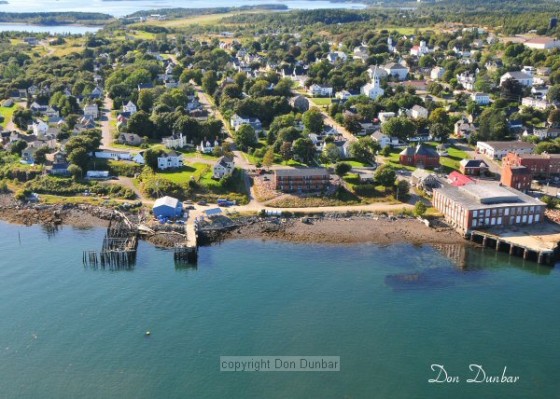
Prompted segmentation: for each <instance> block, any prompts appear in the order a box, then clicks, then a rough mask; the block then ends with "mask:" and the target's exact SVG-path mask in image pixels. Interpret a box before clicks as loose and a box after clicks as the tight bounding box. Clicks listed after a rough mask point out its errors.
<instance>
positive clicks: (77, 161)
mask: <svg viewBox="0 0 560 399" xmlns="http://www.w3.org/2000/svg"><path fill="white" fill-rule="evenodd" d="M68 161H70V163H71V164H74V165H77V166H79V167H80V168H82V170H86V169H87V166H88V163H89V155H88V153H87V150H86V149H85V148H84V147H78V148H75V149H73V150H72V151H71V152H69V153H68Z"/></svg>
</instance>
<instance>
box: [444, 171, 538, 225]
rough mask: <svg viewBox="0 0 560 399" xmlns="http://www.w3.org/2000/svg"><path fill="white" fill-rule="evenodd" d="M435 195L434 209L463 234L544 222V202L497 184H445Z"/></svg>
mask: <svg viewBox="0 0 560 399" xmlns="http://www.w3.org/2000/svg"><path fill="white" fill-rule="evenodd" d="M433 193H434V194H433V204H434V206H435V207H436V208H437V209H438V210H439V211H440V212H442V213H443V214H444V216H445V219H446V221H447V222H448V223H450V224H451V225H452V226H453V227H454V228H455V229H457V230H458V231H459V232H461V233H463V234H466V233H469V232H470V231H471V230H476V229H483V228H485V227H499V226H511V225H522V224H535V223H540V222H542V221H543V220H544V210H545V204H544V203H543V202H541V201H539V200H538V199H536V198H533V197H530V196H528V195H526V194H524V193H522V192H520V191H517V190H515V189H513V188H510V187H505V186H502V185H499V184H497V183H471V184H466V185H464V186H461V187H454V186H452V185H450V184H448V183H445V182H444V183H442V186H441V187H440V188H436V189H434V191H433Z"/></svg>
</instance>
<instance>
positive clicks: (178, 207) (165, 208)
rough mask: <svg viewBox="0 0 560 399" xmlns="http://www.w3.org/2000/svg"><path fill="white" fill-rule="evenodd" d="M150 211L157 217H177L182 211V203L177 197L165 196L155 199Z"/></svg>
mask: <svg viewBox="0 0 560 399" xmlns="http://www.w3.org/2000/svg"><path fill="white" fill-rule="evenodd" d="M152 211H153V213H154V216H155V217H157V218H159V217H171V218H172V217H179V216H181V214H182V213H183V204H182V203H181V201H179V200H178V199H177V198H173V197H167V196H165V197H161V198H158V199H157V200H156V202H155V203H154V206H153V208H152Z"/></svg>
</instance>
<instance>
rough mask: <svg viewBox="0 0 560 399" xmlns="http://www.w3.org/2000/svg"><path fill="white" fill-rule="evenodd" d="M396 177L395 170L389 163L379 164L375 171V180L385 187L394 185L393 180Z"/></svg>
mask: <svg viewBox="0 0 560 399" xmlns="http://www.w3.org/2000/svg"><path fill="white" fill-rule="evenodd" d="M396 179H397V175H396V173H395V170H394V169H393V168H392V167H391V166H390V165H386V164H385V165H381V166H380V167H379V168H378V169H377V170H376V171H375V181H376V182H377V183H379V184H380V185H382V186H383V187H385V189H387V187H393V186H394V185H395V180H396Z"/></svg>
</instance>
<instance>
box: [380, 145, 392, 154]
mask: <svg viewBox="0 0 560 399" xmlns="http://www.w3.org/2000/svg"><path fill="white" fill-rule="evenodd" d="M381 155H383V156H384V157H388V156H390V155H391V146H390V145H386V146H385V147H383V149H382V150H381Z"/></svg>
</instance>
